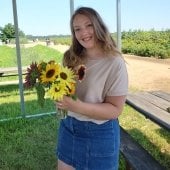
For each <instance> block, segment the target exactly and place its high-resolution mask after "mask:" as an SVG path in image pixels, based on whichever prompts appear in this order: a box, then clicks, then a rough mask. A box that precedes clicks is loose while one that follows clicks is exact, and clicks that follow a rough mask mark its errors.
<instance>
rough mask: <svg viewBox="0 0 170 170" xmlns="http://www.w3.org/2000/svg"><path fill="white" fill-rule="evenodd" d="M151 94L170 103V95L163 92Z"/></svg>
mask: <svg viewBox="0 0 170 170" xmlns="http://www.w3.org/2000/svg"><path fill="white" fill-rule="evenodd" d="M150 93H151V94H154V95H155V96H158V97H160V98H162V99H164V100H167V101H168V102H170V93H167V92H163V91H152V92H150Z"/></svg>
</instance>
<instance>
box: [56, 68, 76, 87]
mask: <svg viewBox="0 0 170 170" xmlns="http://www.w3.org/2000/svg"><path fill="white" fill-rule="evenodd" d="M58 80H59V81H61V82H62V83H64V84H66V86H68V87H69V88H70V89H71V88H72V87H71V83H75V74H74V72H73V70H71V69H69V68H68V67H61V71H60V74H59V78H58Z"/></svg>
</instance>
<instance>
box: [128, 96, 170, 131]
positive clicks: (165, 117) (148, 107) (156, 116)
mask: <svg viewBox="0 0 170 170" xmlns="http://www.w3.org/2000/svg"><path fill="white" fill-rule="evenodd" d="M126 103H127V104H129V105H130V106H132V107H133V108H135V109H136V110H137V111H139V112H140V113H142V114H143V115H145V116H146V117H147V118H149V119H151V120H152V121H154V122H155V123H157V124H159V125H160V126H162V127H164V128H166V129H168V130H170V114H169V113H168V112H167V111H164V110H162V109H160V108H159V107H156V106H155V105H153V104H152V103H149V102H148V101H147V100H143V98H141V97H139V96H137V95H135V94H128V96H127V100H126Z"/></svg>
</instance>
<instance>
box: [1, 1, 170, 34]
mask: <svg viewBox="0 0 170 170" xmlns="http://www.w3.org/2000/svg"><path fill="white" fill-rule="evenodd" d="M16 2H17V14H18V27H19V29H20V30H22V31H23V32H24V33H25V34H26V35H36V36H37V35H39V36H46V35H68V34H70V25H69V21H70V0H16ZM80 6H88V7H92V8H94V9H95V10H97V11H98V13H99V14H100V15H101V17H102V18H103V20H104V22H105V24H106V25H107V27H108V29H109V31H110V32H111V33H114V32H116V29H117V24H116V0H74V9H76V8H78V7H80ZM8 23H11V24H14V21H13V8H12V0H0V27H4V26H5V25H6V24H8ZM139 29H140V30H146V31H147V30H150V29H154V30H166V29H170V0H121V31H129V30H139Z"/></svg>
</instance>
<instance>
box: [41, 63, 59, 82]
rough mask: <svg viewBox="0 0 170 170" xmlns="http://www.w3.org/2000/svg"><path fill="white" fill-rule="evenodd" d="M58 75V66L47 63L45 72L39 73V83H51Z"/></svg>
mask: <svg viewBox="0 0 170 170" xmlns="http://www.w3.org/2000/svg"><path fill="white" fill-rule="evenodd" d="M59 73H60V65H59V64H55V63H54V62H51V63H47V65H46V68H45V70H42V72H41V76H40V79H41V82H42V83H48V82H53V81H55V79H56V78H57V77H58V75H59Z"/></svg>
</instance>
